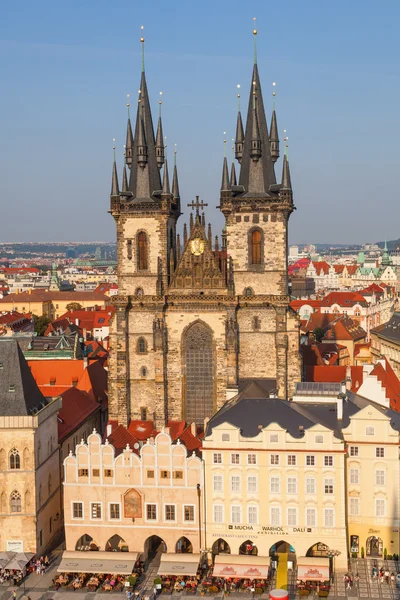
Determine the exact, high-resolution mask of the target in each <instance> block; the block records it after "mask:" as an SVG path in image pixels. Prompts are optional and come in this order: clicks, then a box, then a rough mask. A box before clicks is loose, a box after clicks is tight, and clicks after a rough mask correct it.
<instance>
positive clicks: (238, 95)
mask: <svg viewBox="0 0 400 600" xmlns="http://www.w3.org/2000/svg"><path fill="white" fill-rule="evenodd" d="M236 87H237V91H238V93H237V99H238V111H239V112H240V83H238V84H237V86H236Z"/></svg>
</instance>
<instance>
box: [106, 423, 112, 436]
mask: <svg viewBox="0 0 400 600" xmlns="http://www.w3.org/2000/svg"><path fill="white" fill-rule="evenodd" d="M111 434H112V425H111V423H107V430H106V437H108V436H109V435H111Z"/></svg>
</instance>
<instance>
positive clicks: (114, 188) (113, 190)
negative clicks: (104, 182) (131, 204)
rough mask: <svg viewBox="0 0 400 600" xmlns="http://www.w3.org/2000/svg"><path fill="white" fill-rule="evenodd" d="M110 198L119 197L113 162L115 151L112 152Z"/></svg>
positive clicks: (115, 167) (115, 168) (116, 173)
mask: <svg viewBox="0 0 400 600" xmlns="http://www.w3.org/2000/svg"><path fill="white" fill-rule="evenodd" d="M111 196H119V185H118V172H117V163H116V160H115V150H114V162H113V168H112V180H111Z"/></svg>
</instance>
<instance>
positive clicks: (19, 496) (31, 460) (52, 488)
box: [0, 399, 62, 554]
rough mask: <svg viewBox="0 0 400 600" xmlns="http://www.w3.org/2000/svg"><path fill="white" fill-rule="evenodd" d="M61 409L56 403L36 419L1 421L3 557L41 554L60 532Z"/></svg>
mask: <svg viewBox="0 0 400 600" xmlns="http://www.w3.org/2000/svg"><path fill="white" fill-rule="evenodd" d="M60 408H61V399H57V400H53V401H52V402H51V403H50V404H49V405H47V406H45V407H44V408H42V410H41V411H40V412H39V413H38V414H37V415H35V416H12V417H11V416H10V417H6V416H1V417H0V434H1V442H0V473H1V494H0V550H1V551H2V552H4V551H7V550H15V551H16V552H33V553H35V554H36V553H39V554H41V553H43V552H44V551H45V550H46V548H48V547H49V545H50V544H51V542H52V540H53V539H54V537H55V536H56V535H57V533H58V532H59V531H60V528H61V523H62V521H61V518H60V515H61V498H60V470H59V449H58V434H57V413H58V411H59V410H60ZM12 456H13V457H14V458H12ZM17 456H18V459H17ZM13 500H14V501H13Z"/></svg>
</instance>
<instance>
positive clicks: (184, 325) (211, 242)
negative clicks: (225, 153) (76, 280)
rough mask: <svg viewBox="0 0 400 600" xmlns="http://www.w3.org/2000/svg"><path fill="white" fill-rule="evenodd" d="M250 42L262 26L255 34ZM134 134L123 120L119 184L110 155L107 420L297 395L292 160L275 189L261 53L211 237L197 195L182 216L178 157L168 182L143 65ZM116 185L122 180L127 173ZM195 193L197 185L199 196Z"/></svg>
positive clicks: (190, 416) (193, 414)
mask: <svg viewBox="0 0 400 600" xmlns="http://www.w3.org/2000/svg"><path fill="white" fill-rule="evenodd" d="M253 33H254V36H256V35H257V31H256V30H254V32H253ZM141 43H142V53H143V60H142V73H141V80H140V90H139V100H138V106H137V112H136V122H135V125H134V131H133V128H132V123H131V120H130V118H129V114H128V124H127V136H126V146H125V162H126V164H125V165H124V169H123V174H122V182H121V186H120V185H119V178H118V173H117V166H116V162H115V158H114V165H113V171H112V188H111V197H110V213H111V215H112V216H113V218H114V220H115V222H116V229H117V259H118V295H116V296H114V297H113V298H112V303H113V305H114V306H115V308H116V313H115V316H114V318H113V323H112V329H111V334H110V343H111V355H110V360H109V418H110V420H117V421H119V423H121V424H122V425H128V424H129V422H130V421H131V420H136V419H141V420H147V419H152V420H154V422H155V423H156V425H157V426H163V425H164V424H166V423H167V422H168V421H169V420H185V421H187V422H189V423H196V424H199V425H201V424H203V423H204V419H206V418H209V417H211V416H212V414H213V413H215V411H216V410H218V409H219V408H221V406H222V405H223V404H224V402H226V400H227V399H230V398H232V397H234V396H235V395H236V394H237V393H238V392H239V391H240V390H241V389H243V387H244V386H245V385H246V384H247V383H248V382H249V381H250V380H256V381H257V382H258V383H259V384H260V385H261V386H262V388H263V389H264V390H265V393H266V394H269V395H274V396H277V397H279V398H290V397H291V396H292V395H293V392H294V386H295V383H296V382H297V381H299V380H300V357H299V322H298V317H297V316H296V314H295V313H294V312H293V311H292V309H291V308H290V306H289V302H290V297H289V295H288V275H287V257H288V221H289V217H290V215H291V213H292V211H293V210H294V204H293V193H292V185H291V178H290V170H289V160H288V156H287V153H286V148H285V155H284V157H283V166H282V176H281V179H280V182H277V178H276V174H275V163H276V162H277V160H278V158H279V136H278V127H277V118H276V112H275V109H274V110H273V111H272V115H271V125H270V128H268V124H267V117H266V113H265V109H264V102H263V96H262V91H261V83H260V76H259V71H258V65H257V57H256V53H255V57H254V65H253V72H252V76H251V84H250V97H249V104H248V109H247V115H246V117H245V126H244V124H243V119H242V115H241V111H240V109H239V111H238V115H237V125H236V139H235V159H236V161H237V166H235V164H234V163H233V164H232V165H231V168H229V165H228V162H227V159H226V157H225V158H224V160H223V165H222V182H221V190H220V205H219V207H217V208H218V209H219V210H221V211H222V214H223V215H224V218H225V227H224V228H223V231H222V234H221V235H220V236H215V237H214V236H213V234H212V229H211V225H210V224H208V225H207V224H206V216H205V209H206V207H207V205H208V203H207V202H206V200H207V199H205V201H203V200H200V199H199V197H198V196H196V200H195V201H190V202H187V205H188V206H189V207H190V208H191V209H192V212H191V214H190V221H189V224H188V225H186V223H185V224H184V226H183V233H182V236H181V235H180V234H179V233H177V225H178V219H179V217H180V216H181V215H182V206H184V204H183V199H181V197H180V192H179V183H178V171H177V165H176V154H175V156H174V163H175V164H174V165H173V170H172V183H170V174H169V168H168V164H167V160H166V157H165V152H164V137H163V126H162V118H161V111H160V115H159V118H158V123H157V129H156V134H154V125H153V119H152V114H151V108H150V98H149V93H148V89H147V83H146V74H145V68H144V38H141ZM120 179H121V177H120ZM193 192H194V195H195V192H196V190H193Z"/></svg>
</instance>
